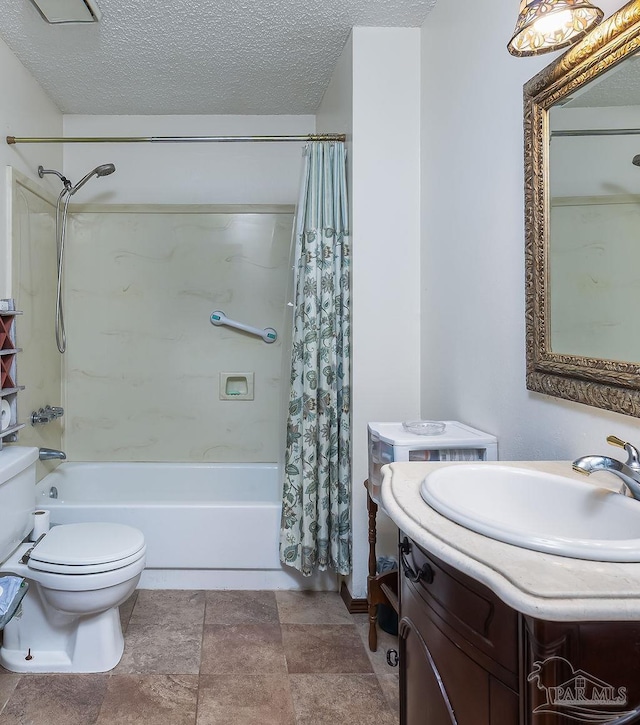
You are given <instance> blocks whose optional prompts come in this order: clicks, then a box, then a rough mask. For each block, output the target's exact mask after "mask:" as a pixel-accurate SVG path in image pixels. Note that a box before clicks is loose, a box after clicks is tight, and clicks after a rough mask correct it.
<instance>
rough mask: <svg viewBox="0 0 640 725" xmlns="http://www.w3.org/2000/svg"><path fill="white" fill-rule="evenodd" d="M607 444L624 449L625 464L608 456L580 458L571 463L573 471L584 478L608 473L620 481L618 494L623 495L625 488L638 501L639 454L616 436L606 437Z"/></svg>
mask: <svg viewBox="0 0 640 725" xmlns="http://www.w3.org/2000/svg"><path fill="white" fill-rule="evenodd" d="M607 443H610V444H611V445H612V446H617V447H618V448H624V450H625V451H626V452H627V461H626V463H622V462H621V461H618V460H617V459H615V458H610V457H609V456H582V458H578V459H577V460H575V461H574V462H573V470H574V471H577V472H578V473H582V474H584V475H585V476H589V475H591V474H592V473H596V472H597V471H609V473H613V474H614V475H615V476H617V477H618V478H619V479H620V480H621V481H622V483H623V486H622V488H621V489H620V493H624V489H625V486H626V488H628V489H629V492H630V493H631V495H632V496H633V498H635V499H637V500H638V501H640V452H639V451H638V449H637V448H636V447H635V446H632V445H631V443H627V441H623V440H621V439H620V438H618V437H617V436H607Z"/></svg>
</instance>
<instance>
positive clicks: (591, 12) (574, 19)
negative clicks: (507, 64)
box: [507, 0, 604, 57]
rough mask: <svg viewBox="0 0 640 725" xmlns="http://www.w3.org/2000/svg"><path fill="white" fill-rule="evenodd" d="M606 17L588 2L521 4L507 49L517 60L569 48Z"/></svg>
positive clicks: (554, 0) (534, 0)
mask: <svg viewBox="0 0 640 725" xmlns="http://www.w3.org/2000/svg"><path fill="white" fill-rule="evenodd" d="M603 17H604V13H603V12H602V10H600V8H598V7H596V6H595V5H592V4H591V3H590V2H587V0H521V3H520V14H519V15H518V20H517V22H516V29H515V31H514V33H513V38H511V40H510V41H509V44H508V45H507V49H508V51H509V53H511V55H516V56H518V57H522V56H527V55H539V54H541V53H549V52H550V51H552V50H559V49H560V48H566V47H567V46H568V45H571V44H572V43H575V42H577V41H578V40H580V38H582V37H584V36H585V35H586V34H587V33H588V32H589V31H590V30H591V29H592V28H593V27H594V26H596V25H597V24H598V23H599V22H600V21H601V20H602V18H603Z"/></svg>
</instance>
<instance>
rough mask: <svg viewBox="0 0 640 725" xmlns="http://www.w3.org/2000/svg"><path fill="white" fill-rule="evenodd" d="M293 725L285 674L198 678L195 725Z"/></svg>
mask: <svg viewBox="0 0 640 725" xmlns="http://www.w3.org/2000/svg"><path fill="white" fill-rule="evenodd" d="M294 724H295V718H294V714H293V703H292V700H291V692H290V688H289V678H288V677H287V676H286V675H247V676H246V677H242V678H238V677H237V676H235V675H202V676H201V677H200V691H199V697H198V720H197V725H294ZM333 725H335V723H333Z"/></svg>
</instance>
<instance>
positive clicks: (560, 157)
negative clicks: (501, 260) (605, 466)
mask: <svg viewBox="0 0 640 725" xmlns="http://www.w3.org/2000/svg"><path fill="white" fill-rule="evenodd" d="M524 126H525V232H526V296H527V299H526V324H527V387H528V388H529V389H530V390H533V391H536V392H539V393H546V394H548V395H554V396H556V397H560V398H565V399H568V400H573V401H577V402H580V403H586V404H587V405H593V406H597V407H599V408H605V409H607V410H612V411H615V412H619V413H626V414H628V415H634V416H639V417H640V0H634V1H633V2H630V3H628V4H627V5H625V6H624V7H623V8H621V9H620V10H619V11H618V12H617V13H616V14H615V15H612V16H611V17H610V18H608V19H607V20H605V21H604V22H603V23H602V24H601V25H600V26H598V27H597V28H596V29H595V30H594V31H592V32H591V33H590V34H589V35H588V36H586V37H585V38H584V39H583V40H582V41H581V42H580V43H579V44H577V45H576V46H574V47H573V48H572V49H571V50H570V51H568V52H567V53H565V54H564V55H563V56H562V57H561V58H559V59H558V60H557V61H556V62H554V63H553V64H551V65H550V66H548V67H547V68H545V69H544V70H543V71H541V72H540V73H539V74H538V75H536V76H535V77H534V78H532V79H531V80H530V81H529V82H528V83H527V84H526V85H525V88H524Z"/></svg>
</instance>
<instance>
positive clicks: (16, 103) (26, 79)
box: [0, 40, 62, 297]
mask: <svg viewBox="0 0 640 725" xmlns="http://www.w3.org/2000/svg"><path fill="white" fill-rule="evenodd" d="M0 68H2V73H0V98H2V103H0V130H1V132H2V133H1V135H0V168H2V170H3V173H0V297H9V296H11V295H12V291H11V239H10V235H9V231H8V227H7V224H8V214H9V209H8V207H7V204H8V188H7V176H6V174H5V173H4V168H5V167H6V166H12V167H13V168H15V169H17V170H18V171H20V172H22V173H23V174H26V175H27V176H29V177H30V178H32V179H37V178H38V174H37V170H38V166H39V165H43V166H45V167H53V168H58V169H59V168H61V167H62V146H60V145H53V144H24V145H14V146H9V145H7V144H6V143H5V137H6V136H60V135H61V134H62V114H61V113H60V111H59V110H58V108H57V107H56V106H55V104H54V103H53V102H52V101H51V99H50V98H49V97H48V96H47V95H46V94H45V92H44V91H43V90H42V88H41V87H40V86H39V85H38V84H37V83H36V81H35V80H34V78H33V76H32V75H31V74H30V73H29V72H28V71H27V70H26V68H25V67H24V66H23V65H22V64H21V63H20V61H19V60H18V59H17V58H16V57H15V55H14V54H13V52H12V51H11V50H9V48H8V47H7V45H6V44H5V43H4V41H2V40H0Z"/></svg>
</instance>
